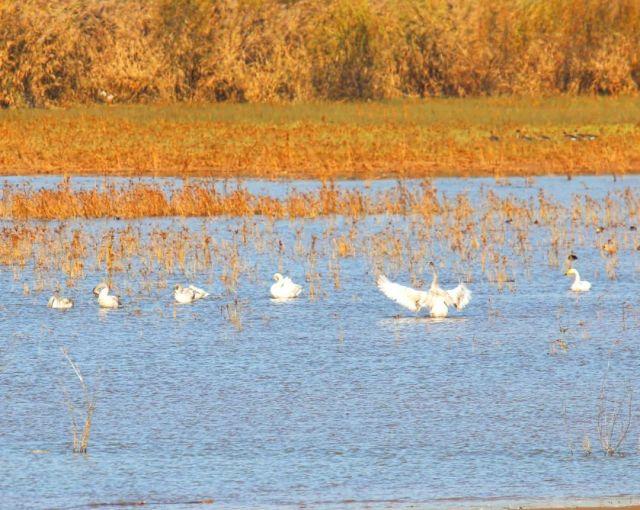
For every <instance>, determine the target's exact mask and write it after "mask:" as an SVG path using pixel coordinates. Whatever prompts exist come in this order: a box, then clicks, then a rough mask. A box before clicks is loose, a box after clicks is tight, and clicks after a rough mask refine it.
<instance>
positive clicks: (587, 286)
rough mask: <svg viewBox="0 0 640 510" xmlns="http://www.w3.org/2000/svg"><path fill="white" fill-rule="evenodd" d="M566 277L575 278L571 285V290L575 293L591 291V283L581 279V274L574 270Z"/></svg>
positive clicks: (567, 273)
mask: <svg viewBox="0 0 640 510" xmlns="http://www.w3.org/2000/svg"><path fill="white" fill-rule="evenodd" d="M565 275H566V276H575V279H574V280H573V283H572V284H571V290H572V291H573V292H587V291H589V290H591V283H589V282H588V281H586V280H581V279H580V274H579V273H578V271H576V270H575V269H574V268H571V269H569V270H568V271H567V272H566V273H565Z"/></svg>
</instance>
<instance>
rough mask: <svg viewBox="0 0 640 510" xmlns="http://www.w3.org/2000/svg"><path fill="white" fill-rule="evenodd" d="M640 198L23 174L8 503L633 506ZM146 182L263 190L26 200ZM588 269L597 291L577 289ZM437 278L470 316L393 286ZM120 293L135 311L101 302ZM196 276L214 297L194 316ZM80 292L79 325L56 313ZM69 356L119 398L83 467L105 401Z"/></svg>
mask: <svg viewBox="0 0 640 510" xmlns="http://www.w3.org/2000/svg"><path fill="white" fill-rule="evenodd" d="M639 183H640V179H639V178H638V177H635V176H628V177H624V178H619V179H616V180H614V179H612V178H611V177H576V178H574V179H572V180H566V179H564V178H552V177H540V178H529V179H522V178H512V179H504V180H497V181H496V180H494V179H468V180H460V179H435V180H433V181H420V180H405V181H402V182H397V181H393V180H390V181H384V180H382V181H372V182H363V181H345V182H337V183H335V184H333V185H322V184H320V183H316V182H313V181H299V182H295V181H294V182H270V181H244V182H227V183H224V182H212V181H211V180H204V181H202V182H197V181H196V182H193V181H189V183H188V184H187V183H184V182H182V181H181V180H173V179H167V180H155V181H153V182H151V181H149V182H147V183H145V182H144V180H141V181H140V180H136V181H135V182H131V181H128V180H124V179H123V180H118V179H113V180H109V181H107V182H105V181H104V179H96V178H74V179H72V180H71V181H67V182H65V181H64V180H63V179H59V178H55V177H43V178H18V177H13V178H9V179H7V180H6V181H4V183H3V189H4V190H5V193H4V194H3V198H2V200H0V206H1V207H0V209H1V210H2V217H3V219H2V229H3V237H4V239H5V242H4V243H3V247H2V248H0V263H1V264H2V266H1V271H0V282H1V285H0V286H1V288H2V289H3V291H2V294H1V297H0V307H1V308H0V309H1V314H0V326H1V328H2V331H3V345H2V350H1V351H0V356H1V357H0V402H2V406H1V407H2V413H0V432H1V433H0V449H1V450H2V452H3V460H2V464H1V465H0V470H1V475H2V476H0V493H2V495H3V505H5V506H6V507H11V508H69V507H74V508H77V507H84V506H87V505H89V504H91V503H98V502H99V503H114V502H118V501H129V502H136V501H137V502H139V501H143V500H144V501H146V502H147V503H148V504H149V505H151V506H154V505H155V506H158V507H160V506H162V505H163V504H167V503H176V504H175V505H174V506H172V508H173V507H178V508H180V507H184V508H191V507H192V506H193V505H189V504H187V502H188V501H208V500H209V498H212V499H213V500H215V503H214V505H215V506H220V507H229V508H265V507H289V506H299V505H304V506H306V507H310V508H325V507H326V508H336V507H338V508H339V507H341V506H345V505H348V504H350V503H349V502H350V501H354V502H355V504H356V506H357V505H365V504H368V505H372V506H373V507H376V506H378V507H381V508H388V507H394V508H396V507H404V506H411V505H417V506H419V507H420V506H422V507H434V508H439V507H443V506H460V505H465V506H473V505H477V506H491V505H492V504H495V503H492V501H494V502H495V501H505V500H510V501H530V500H532V499H535V498H541V499H537V500H536V501H542V502H545V501H550V500H558V499H568V500H570V501H571V500H572V498H577V497H580V498H590V497H594V498H598V497H603V496H620V495H626V494H634V493H635V492H636V489H637V486H638V476H637V475H636V474H635V473H636V470H637V469H638V467H640V454H639V452H638V444H639V439H640V426H639V421H638V419H639V418H640V416H639V413H638V405H637V400H635V399H634V397H633V395H634V394H635V395H637V394H638V382H637V377H636V373H637V358H638V347H637V345H636V343H637V342H636V340H637V331H638V326H639V325H640V315H639V314H638V312H639V310H638V302H637V290H636V289H637V285H638V269H639V265H638V262H639V260H638V251H637V248H638V247H639V245H640V236H639V235H638V230H637V227H638V226H640V208H639V204H640V196H639V195H638V194H637V189H638V188H637V186H638V184H639ZM140 184H146V185H150V186H155V187H156V188H158V189H161V190H163V191H162V193H164V195H163V196H165V198H166V197H169V198H168V199H167V203H171V197H172V196H173V195H175V194H178V195H180V193H181V190H183V189H184V186H187V185H189V186H195V187H196V188H197V187H200V188H207V189H211V188H215V189H217V193H218V194H217V195H215V197H216V200H218V199H220V201H219V202H218V201H213V202H211V204H214V205H215V204H219V203H226V202H224V200H227V198H225V197H230V196H231V197H232V198H233V197H236V199H237V195H234V193H238V192H241V194H242V197H244V198H243V199H242V200H243V202H231V203H230V204H227V206H225V207H226V208H225V207H222V208H221V209H220V208H216V207H218V206H217V205H216V206H215V207H214V205H211V206H210V207H211V209H206V208H205V209H202V210H201V209H198V210H195V211H194V214H193V215H186V216H166V215H162V214H161V215H158V216H157V217H148V216H147V217H138V216H137V215H135V214H132V215H131V217H130V218H127V217H126V215H122V216H117V217H116V212H114V211H113V210H105V211H103V213H104V214H93V217H92V214H89V213H87V212H86V211H87V209H83V208H74V207H75V206H74V207H70V208H69V209H68V211H69V212H68V214H67V215H66V216H64V215H62V217H64V218H65V219H64V220H52V219H46V220H43V219H42V218H47V216H46V214H41V215H40V216H39V215H38V214H36V213H37V212H38V211H42V208H39V206H38V204H41V203H45V202H46V201H45V202H38V201H37V200H36V201H35V202H34V203H33V204H31V208H29V207H26V206H25V205H24V204H23V206H24V207H23V206H21V208H18V209H13V203H12V197H13V196H14V195H13V194H12V193H14V192H15V190H20V189H29V190H30V193H29V196H33V194H34V193H38V192H39V191H38V190H41V189H45V190H49V191H51V192H54V193H63V192H64V193H72V192H73V193H80V192H81V191H84V192H87V193H98V195H95V196H99V193H100V191H101V190H104V189H107V188H108V187H109V186H111V187H112V188H109V189H116V190H118V189H119V190H124V191H122V192H121V193H122V196H125V197H126V196H127V193H128V191H127V190H130V189H132V187H135V186H137V185H140ZM61 190H62V191H61ZM109 193H111V191H110V192H109ZM299 194H304V197H305V198H304V200H297V199H295V198H296V197H298V196H299ZM134 195H135V194H134ZM68 196H72V195H68ZM115 196H118V195H117V194H116V195H115ZM154 196H158V195H157V193H156V194H154ZM180 196H183V195H180ZM208 196H210V195H208ZM247 197H250V198H249V199H247ZM260 197H262V199H263V201H259V199H260ZM265 197H266V198H268V199H269V200H266V199H265ZM291 197H293V198H291ZM76 199H77V200H80V199H78V198H77V196H76V198H74V199H73V200H76ZM73 200H70V201H71V202H73V203H74V204H76V203H77V202H74V201H73ZM229 200H231V199H229ZM254 201H258V202H259V203H260V204H268V207H266V206H265V207H263V208H262V209H261V208H258V209H256V208H253V205H255V203H258V202H254ZM301 201H302V204H303V205H300V202H301ZM63 202H64V201H63V200H60V201H59V203H63ZM53 203H58V202H55V201H54V202H53ZM122 203H126V201H125V202H122ZM130 203H132V204H133V203H134V201H130ZM158 203H160V202H158ZM239 203H243V204H246V203H250V204H252V208H250V209H248V210H247V209H242V208H240V207H237V206H238V204H239ZM34 204H35V205H34ZM292 204H293V205H292ZM304 204H306V205H304ZM345 204H346V205H345ZM354 204H356V205H354ZM27 205H29V204H27ZM261 207H262V206H261ZM305 207H306V209H305ZM132 210H134V209H132ZM25 211H27V212H28V214H27V213H25ZM92 211H94V212H95V210H92ZM167 211H169V212H172V211H173V212H175V211H174V210H172V209H167ZM80 212H82V214H80ZM234 212H235V214H234ZM608 243H609V244H610V245H615V251H607V250H605V249H604V248H603V247H604V246H605V245H607V244H608ZM572 253H573V254H575V255H576V256H577V260H575V261H573V265H574V266H575V267H576V268H579V269H580V273H581V275H583V276H584V277H585V278H587V279H588V280H589V281H591V282H592V284H593V289H592V290H591V291H590V292H589V293H585V294H583V295H576V294H575V293H571V292H570V291H569V290H568V289H569V286H570V283H571V280H570V279H569V278H567V277H565V276H564V272H565V271H566V269H567V267H568V261H567V256H568V255H569V254H572ZM429 261H434V262H435V264H436V266H437V267H438V269H439V271H440V276H441V280H442V283H443V285H445V286H446V287H447V288H449V287H452V286H455V285H456V284H457V283H458V282H459V281H462V282H464V283H465V284H466V285H467V286H468V287H469V288H470V289H471V290H472V292H473V298H472V301H471V303H470V304H469V306H468V307H467V308H465V309H464V310H462V311H461V312H455V311H454V312H453V313H451V314H450V316H449V317H448V318H447V319H439V320H433V319H429V318H427V317H425V316H424V315H425V314H420V315H416V314H413V313H411V312H409V311H407V310H404V309H403V308H401V307H399V306H397V305H396V304H394V303H393V302H391V301H389V300H388V299H386V298H385V297H384V296H383V295H382V294H381V293H379V292H378V290H377V288H376V285H375V277H376V275H377V274H378V273H379V272H385V273H386V274H387V275H388V276H389V277H390V278H392V279H393V280H394V281H398V282H402V283H405V284H409V285H412V286H415V287H424V286H428V284H429V278H430V275H429V272H428V270H427V266H428V263H429ZM276 271H279V272H282V273H285V274H288V275H290V276H291V277H292V278H293V279H294V280H295V281H297V282H299V283H301V284H302V285H303V287H304V290H303V293H302V295H301V296H300V297H299V298H298V299H296V300H293V301H291V302H286V303H279V302H274V301H272V300H271V299H270V298H269V295H268V290H269V285H270V284H271V283H272V280H271V276H272V275H273V273H274V272H276ZM102 279H107V280H109V281H110V282H111V283H112V286H113V287H114V288H115V289H116V291H117V292H118V293H119V294H120V295H121V297H122V299H123V302H124V306H123V307H122V308H120V309H118V310H100V309H99V308H98V306H97V303H96V302H95V298H94V296H93V295H92V293H91V289H92V288H93V286H94V285H95V284H96V283H98V282H99V281H100V280H102ZM175 283H194V284H197V285H199V286H201V287H203V288H205V289H206V290H207V291H209V292H210V293H211V296H209V297H207V298H205V299H202V300H200V301H198V302H196V303H193V304H190V305H177V304H175V303H174V301H173V298H172V288H173V284H175ZM56 288H59V289H60V292H61V295H65V296H69V297H71V298H73V299H74V300H75V306H74V308H72V309H71V310H68V311H61V310H51V309H49V308H47V306H46V303H47V299H48V298H49V296H50V294H51V292H52V291H53V290H55V289H56ZM62 348H66V349H68V352H69V354H70V355H71V356H72V358H73V359H74V360H75V362H76V363H77V364H78V366H79V367H80V369H81V370H82V374H83V376H84V378H85V380H86V381H87V384H88V386H89V388H90V389H91V391H92V392H94V393H95V401H96V410H95V414H94V416H93V424H92V430H91V438H90V442H89V447H88V452H87V454H84V455H81V454H74V453H72V451H71V443H72V435H71V432H70V428H71V418H70V411H69V408H68V403H69V401H71V402H72V403H73V404H74V405H75V408H76V411H77V412H79V413H80V414H79V416H80V417H82V414H81V411H82V393H81V389H80V386H79V383H78V379H77V377H76V376H75V374H74V373H73V371H72V369H71V367H70V366H69V364H68V363H67V362H66V361H65V359H64V357H63V355H62V353H61V349H62ZM603 388H604V393H603ZM629 401H630V402H631V407H630V408H629V407H628V405H629ZM629 413H630V414H629ZM616 414H617V418H616V420H617V421H618V424H616V423H613V428H614V429H613V431H612V432H611V434H610V435H611V438H612V439H613V442H616V441H617V438H619V437H620V434H621V433H623V432H624V430H625V429H624V426H626V424H627V422H628V424H629V427H628V430H626V433H625V434H624V438H623V441H622V442H621V443H620V445H619V448H618V449H617V450H616V451H615V452H613V455H607V454H605V452H603V445H602V443H601V439H602V438H603V437H604V438H605V439H606V436H607V435H608V434H609V432H608V430H609V429H608V428H607V427H609V426H611V424H612V421H613V420H612V417H613V416H614V415H616ZM603 418H608V419H609V421H608V422H606V420H603ZM607 423H608V425H607ZM620 424H621V425H622V428H620ZM603 426H604V428H605V429H606V430H605V434H604V436H603V434H602V429H603ZM599 428H600V431H599ZM454 502H455V503H454Z"/></svg>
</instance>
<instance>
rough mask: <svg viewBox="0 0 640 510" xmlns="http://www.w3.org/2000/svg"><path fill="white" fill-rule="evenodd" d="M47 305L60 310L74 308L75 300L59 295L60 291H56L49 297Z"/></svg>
mask: <svg viewBox="0 0 640 510" xmlns="http://www.w3.org/2000/svg"><path fill="white" fill-rule="evenodd" d="M47 306H48V307H49V308H56V309H58V310H68V309H69V308H73V301H72V300H71V299H69V298H66V297H60V296H58V291H55V292H54V293H53V296H51V297H50V298H49V302H48V303H47Z"/></svg>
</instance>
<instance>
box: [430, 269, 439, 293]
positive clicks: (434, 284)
mask: <svg viewBox="0 0 640 510" xmlns="http://www.w3.org/2000/svg"><path fill="white" fill-rule="evenodd" d="M432 271H433V280H431V288H432V289H435V288H437V287H438V273H436V270H435V269H432Z"/></svg>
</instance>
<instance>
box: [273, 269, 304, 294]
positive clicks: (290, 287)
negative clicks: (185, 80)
mask: <svg viewBox="0 0 640 510" xmlns="http://www.w3.org/2000/svg"><path fill="white" fill-rule="evenodd" d="M273 279H274V280H275V281H276V283H274V284H273V285H272V286H271V289H270V291H271V296H272V297H273V298H275V299H288V298H294V297H298V296H299V295H300V293H301V292H302V286H300V285H298V284H297V283H293V281H292V280H291V278H289V277H288V276H282V275H281V274H280V273H276V274H274V275H273Z"/></svg>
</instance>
